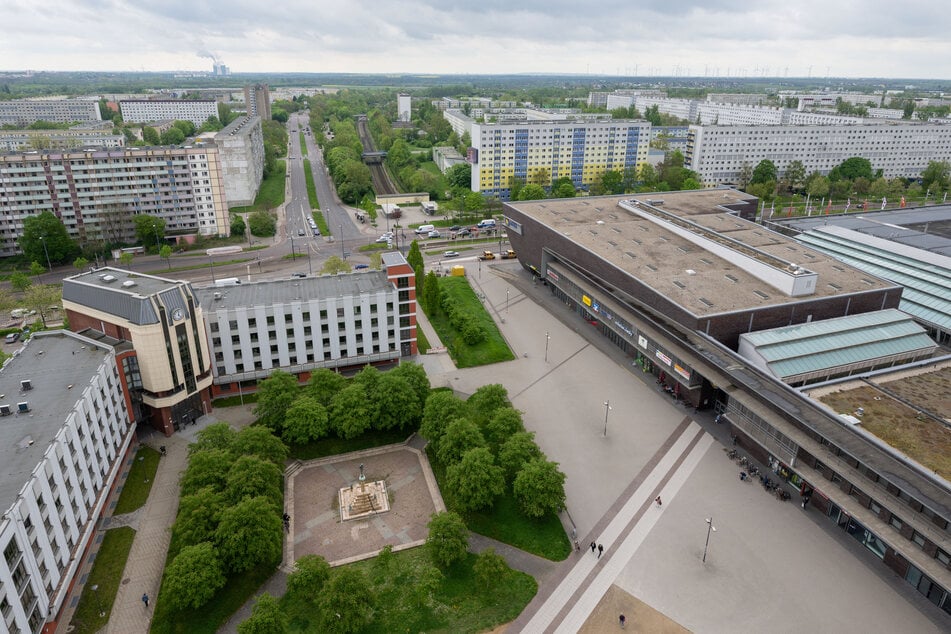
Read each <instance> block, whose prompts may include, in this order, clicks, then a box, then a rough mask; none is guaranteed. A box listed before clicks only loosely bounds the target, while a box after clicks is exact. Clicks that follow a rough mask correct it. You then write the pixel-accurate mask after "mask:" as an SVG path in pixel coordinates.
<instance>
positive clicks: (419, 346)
mask: <svg viewBox="0 0 951 634" xmlns="http://www.w3.org/2000/svg"><path fill="white" fill-rule="evenodd" d="M431 347H432V346H430V345H429V339H427V338H426V333H424V332H423V329H422V328H420V327H419V326H418V325H417V326H416V351H417V352H418V353H419V354H426V351H427V350H429V349H430V348H431Z"/></svg>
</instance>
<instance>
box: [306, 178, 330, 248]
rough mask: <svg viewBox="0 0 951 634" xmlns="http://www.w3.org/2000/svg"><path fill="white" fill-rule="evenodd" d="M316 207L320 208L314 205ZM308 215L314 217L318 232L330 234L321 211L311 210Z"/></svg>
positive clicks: (315, 198) (315, 199)
mask: <svg viewBox="0 0 951 634" xmlns="http://www.w3.org/2000/svg"><path fill="white" fill-rule="evenodd" d="M308 173H309V172H308ZM314 201H315V202H316V201H317V197H316V195H315V196H314ZM316 209H320V207H319V206H318V207H316ZM310 217H311V218H313V219H314V222H315V223H317V228H318V229H320V233H322V234H323V235H325V236H329V235H331V233H330V227H328V226H327V219H326V218H324V215H323V214H322V213H320V212H319V211H318V212H316V213H314V212H311V214H310Z"/></svg>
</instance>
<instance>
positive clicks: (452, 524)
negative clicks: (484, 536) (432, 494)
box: [426, 511, 469, 568]
mask: <svg viewBox="0 0 951 634" xmlns="http://www.w3.org/2000/svg"><path fill="white" fill-rule="evenodd" d="M428 527H429V536H428V537H427V538H426V549H427V550H428V551H429V556H430V557H432V559H433V562H434V563H435V564H436V565H437V566H441V567H443V568H448V567H449V566H451V565H452V564H453V563H455V562H457V561H459V560H460V559H462V558H463V557H465V556H466V552H467V551H468V549H469V529H468V528H466V524H465V522H463V521H462V518H461V517H459V516H458V515H457V514H455V513H453V512H452V511H444V512H442V513H435V514H433V515H432V517H431V518H430V520H429V525H428Z"/></svg>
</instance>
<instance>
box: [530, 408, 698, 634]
mask: <svg viewBox="0 0 951 634" xmlns="http://www.w3.org/2000/svg"><path fill="white" fill-rule="evenodd" d="M713 443H714V440H713V438H712V437H710V436H709V435H708V434H706V433H704V431H703V429H702V428H701V427H700V426H699V425H697V424H696V423H694V422H693V421H691V420H689V419H686V420H685V421H684V423H682V424H681V425H680V426H679V427H678V428H677V430H675V431H674V433H673V434H671V436H670V438H669V439H668V442H667V443H665V444H664V446H662V447H661V448H660V449H659V450H658V452H657V453H656V454H655V456H654V459H653V460H651V462H650V463H648V465H646V466H645V468H644V469H643V470H642V471H641V473H639V474H638V476H637V477H636V478H635V479H634V481H632V482H631V484H630V485H629V486H628V488H627V489H626V490H625V491H624V493H623V494H622V495H621V496H620V497H619V498H618V500H617V502H616V503H615V504H614V506H612V508H610V509H609V510H608V511H607V512H606V513H605V515H604V517H603V518H602V519H601V521H600V522H599V523H598V524H597V525H596V526H595V528H594V529H593V530H592V531H591V533H590V534H589V535H588V536H586V537H585V540H584V543H589V542H591V541H593V542H595V543H597V544H600V545H603V546H604V555H603V556H598V555H596V554H594V553H590V554H589V551H588V550H584V551H583V555H582V556H581V557H580V558H578V559H576V560H575V563H574V565H573V566H572V568H571V569H570V570H569V571H568V572H567V574H565V575H564V576H561V577H556V578H555V580H554V583H553V584H552V585H549V586H548V587H543V588H540V590H539V593H538V595H537V596H536V599H535V600H534V601H532V603H531V604H529V606H528V608H527V609H526V610H525V611H524V612H523V613H522V614H521V615H520V616H519V618H518V619H517V620H516V621H515V622H514V623H513V627H512V631H515V632H518V631H524V632H548V631H554V632H577V631H578V630H579V629H581V627H582V625H584V623H585V620H586V619H587V618H588V615H590V614H591V613H592V612H593V611H594V609H595V607H596V606H597V604H598V602H599V601H600V600H601V598H602V597H603V596H604V594H605V593H606V592H607V591H608V589H609V588H610V587H611V584H612V583H613V582H614V580H615V578H616V577H617V576H618V574H619V573H620V572H621V570H622V569H623V568H624V566H626V565H627V563H628V562H629V561H630V559H631V557H633V555H634V553H635V552H636V551H637V549H638V548H639V547H640V545H641V544H642V543H643V541H644V539H645V538H646V537H647V535H648V534H649V533H650V531H651V530H652V529H653V528H654V526H655V524H656V523H657V522H658V521H659V520H660V517H661V514H662V513H663V507H662V506H660V505H658V504H657V503H656V502H655V499H656V498H657V497H658V496H660V498H661V500H662V501H663V500H667V501H670V500H671V499H673V498H674V496H675V495H676V494H677V492H678V491H679V490H680V488H681V487H682V486H683V484H684V483H685V482H686V480H687V478H688V477H689V476H690V474H691V473H692V472H693V471H694V469H695V468H696V466H697V465H698V464H699V462H700V459H701V457H702V456H703V455H704V454H705V453H706V451H707V450H708V449H709V448H710V446H711V445H712V444H713Z"/></svg>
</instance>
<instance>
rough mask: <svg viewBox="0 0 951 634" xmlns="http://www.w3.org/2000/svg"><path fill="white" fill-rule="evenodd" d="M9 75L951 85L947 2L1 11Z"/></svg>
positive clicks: (769, 0)
mask: <svg viewBox="0 0 951 634" xmlns="http://www.w3.org/2000/svg"><path fill="white" fill-rule="evenodd" d="M0 24H3V25H4V29H3V37H2V38H0V69H2V70H92V71H169V70H186V71H210V70H211V65H212V60H211V58H210V57H209V56H210V55H213V56H215V57H217V58H218V59H219V60H220V61H221V62H223V63H224V64H227V65H228V66H229V67H230V68H231V70H232V72H236V73H241V72H254V73H262V72H316V73H414V74H450V73H451V74H457V73H468V74H501V73H559V74H595V75H623V76H632V75H637V76H660V75H663V76H695V77H704V76H711V77H713V76H720V77H743V76H748V77H763V76H767V77H784V76H788V77H829V76H832V77H889V78H893V77H907V78H922V79H948V78H949V77H951V38H948V37H947V33H948V31H949V27H951V13H949V12H948V11H947V7H945V6H944V5H943V4H942V3H940V2H938V1H937V0H903V1H901V2H896V1H895V0H824V1H820V0H799V1H797V2H790V1H789V0H756V1H755V2H751V1H750V0H589V1H588V2H585V1H581V2H579V1H578V0H570V1H569V0H509V1H504V0H481V1H480V0H438V1H437V0H410V1H406V0H282V1H281V2H273V3H271V2H263V1H262V0H228V1H227V2H225V1H221V0H132V1H129V0H44V1H43V2H37V1H36V0H0Z"/></svg>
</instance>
